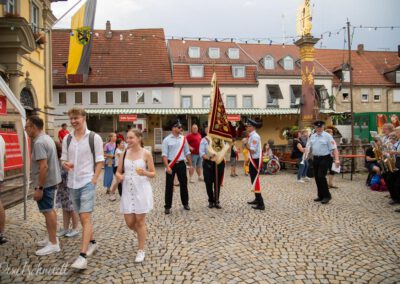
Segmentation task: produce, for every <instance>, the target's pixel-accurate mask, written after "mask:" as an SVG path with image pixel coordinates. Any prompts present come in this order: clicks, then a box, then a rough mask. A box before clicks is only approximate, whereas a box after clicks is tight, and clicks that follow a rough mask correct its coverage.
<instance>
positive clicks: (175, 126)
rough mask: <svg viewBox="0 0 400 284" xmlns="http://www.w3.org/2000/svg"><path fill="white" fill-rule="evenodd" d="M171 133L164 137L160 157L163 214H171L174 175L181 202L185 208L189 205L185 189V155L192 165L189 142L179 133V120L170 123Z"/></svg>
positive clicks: (180, 125) (190, 165)
mask: <svg viewBox="0 0 400 284" xmlns="http://www.w3.org/2000/svg"><path fill="white" fill-rule="evenodd" d="M171 130H172V131H171V134H170V135H168V136H167V137H165V139H164V140H163V143H162V159H163V163H164V166H165V177H166V180H165V205H164V208H165V214H171V207H172V197H173V192H174V190H173V187H174V177H175V174H176V175H177V176H178V180H179V187H180V195H181V202H182V205H183V208H184V209H185V210H190V207H189V192H188V189H187V175H186V164H185V157H186V159H187V161H188V164H189V169H190V168H191V167H192V160H191V156H190V150H189V144H188V143H187V141H186V137H185V136H183V135H181V134H180V133H181V130H182V124H181V123H180V121H179V120H176V121H174V122H173V123H172V127H171Z"/></svg>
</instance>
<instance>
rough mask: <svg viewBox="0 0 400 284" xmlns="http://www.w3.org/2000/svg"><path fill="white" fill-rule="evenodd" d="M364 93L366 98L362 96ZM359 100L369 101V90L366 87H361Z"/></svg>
mask: <svg viewBox="0 0 400 284" xmlns="http://www.w3.org/2000/svg"><path fill="white" fill-rule="evenodd" d="M365 95H366V99H365V98H364V96H365ZM361 102H362V103H368V102H369V90H368V89H361Z"/></svg>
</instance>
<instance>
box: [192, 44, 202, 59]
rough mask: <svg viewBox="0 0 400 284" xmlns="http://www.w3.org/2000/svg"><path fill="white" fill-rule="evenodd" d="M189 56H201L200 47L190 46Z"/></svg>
mask: <svg viewBox="0 0 400 284" xmlns="http://www.w3.org/2000/svg"><path fill="white" fill-rule="evenodd" d="M189 57H190V58H200V47H198V46H190V47H189Z"/></svg>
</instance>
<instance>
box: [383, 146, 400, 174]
mask: <svg viewBox="0 0 400 284" xmlns="http://www.w3.org/2000/svg"><path fill="white" fill-rule="evenodd" d="M385 146H386V149H387V151H390V150H391V148H392V146H391V145H390V142H388V143H386V145H385ZM383 164H384V166H385V168H386V169H387V171H388V172H391V173H393V172H395V171H398V170H399V169H398V168H396V159H395V157H394V155H390V154H389V153H386V155H385V157H384V159H383Z"/></svg>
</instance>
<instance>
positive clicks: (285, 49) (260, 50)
mask: <svg viewBox="0 0 400 284" xmlns="http://www.w3.org/2000/svg"><path fill="white" fill-rule="evenodd" d="M239 46H240V47H241V48H242V49H243V50H245V51H246V53H247V54H249V55H250V56H251V57H252V58H253V59H254V60H255V61H256V62H258V72H259V75H271V76H274V75H275V76H277V75H286V76H300V75H301V67H300V65H297V64H294V69H293V70H285V69H284V68H283V66H282V63H281V62H280V61H282V60H283V58H284V57H286V56H290V57H292V58H293V60H294V61H295V62H296V61H298V60H299V59H300V55H299V48H298V47H297V46H295V45H284V46H282V45H267V44H239ZM267 55H271V56H272V57H273V58H274V69H265V68H264V65H263V63H262V61H263V58H264V57H265V56H267ZM315 74H316V75H317V76H332V75H333V74H332V73H331V72H330V71H329V70H327V69H326V68H325V67H324V66H322V65H321V64H320V63H319V62H318V61H315Z"/></svg>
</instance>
